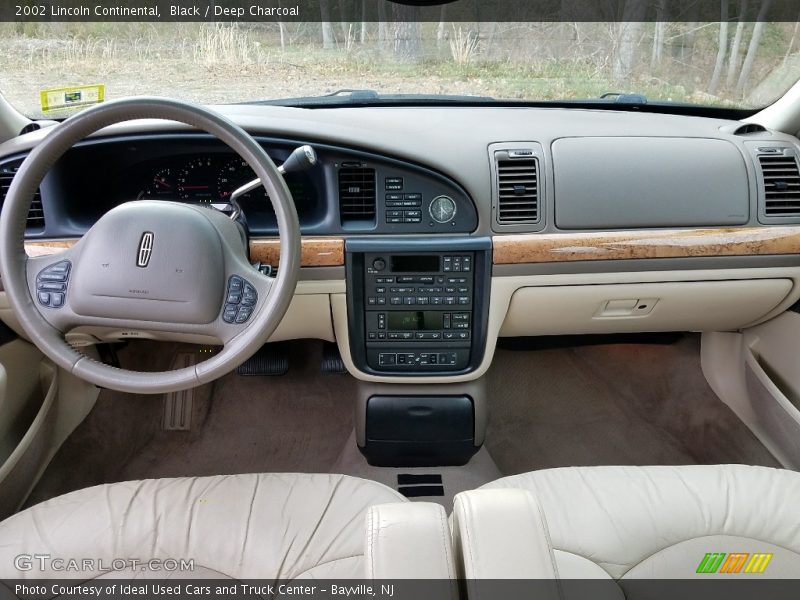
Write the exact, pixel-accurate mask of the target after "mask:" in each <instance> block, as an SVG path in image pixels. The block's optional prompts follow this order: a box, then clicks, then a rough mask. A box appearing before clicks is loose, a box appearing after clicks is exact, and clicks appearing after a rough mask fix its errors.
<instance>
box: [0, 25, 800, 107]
mask: <svg viewBox="0 0 800 600" xmlns="http://www.w3.org/2000/svg"><path fill="white" fill-rule="evenodd" d="M336 25H337V26H338V24H336ZM373 25H374V24H373ZM309 27H310V26H309ZM427 33H431V32H427ZM447 33H448V35H447V39H446V40H444V41H442V40H439V41H437V40H436V39H435V37H434V39H430V37H428V38H426V39H425V40H423V47H424V49H425V50H424V53H423V54H422V56H421V57H420V59H419V60H417V61H399V60H397V59H395V57H394V55H393V53H392V51H391V48H387V47H386V45H385V44H384V45H381V44H379V43H377V42H376V41H375V40H372V39H367V40H366V43H364V44H361V43H360V40H359V41H356V38H357V35H356V33H352V35H348V36H347V38H346V39H343V41H341V42H339V43H338V44H337V47H336V48H334V49H331V50H322V48H321V43H319V42H313V43H312V42H310V41H308V39H307V38H309V37H312V36H310V35H309V34H308V32H306V33H305V34H304V35H299V34H298V35H297V36H296V38H291V37H290V36H289V35H288V34H286V35H285V37H288V38H289V39H288V40H286V39H285V40H284V45H283V47H281V43H280V38H279V36H278V33H277V32H276V31H275V30H260V29H254V28H248V27H231V26H229V25H213V24H210V25H201V24H178V25H152V24H139V23H136V24H102V23H101V24H97V23H94V24H77V25H65V24H49V25H38V26H37V25H31V24H27V25H26V26H19V25H15V24H2V25H0V91H2V93H3V94H4V95H6V96H7V98H8V99H9V100H10V101H11V102H12V104H14V105H15V106H17V107H18V108H20V109H21V110H23V111H24V112H25V113H27V114H29V115H39V94H38V92H39V91H40V90H42V89H46V88H54V87H63V86H70V85H85V84H96V83H102V84H105V86H106V94H107V99H111V98H117V97H122V96H129V95H141V94H148V95H162V96H172V97H179V98H183V99H187V100H193V101H198V102H204V103H229V102H242V101H246V100H253V99H265V98H281V97H293V96H304V95H319V94H326V93H330V92H333V91H335V90H338V89H342V88H350V89H374V90H377V91H379V92H382V93H433V94H466V95H478V96H491V97H495V98H512V99H532V100H551V99H575V98H596V97H598V96H600V94H602V93H604V92H633V91H635V92H637V93H642V94H644V95H646V96H647V97H648V98H654V99H665V100H675V101H684V102H697V103H711V104H717V105H733V104H742V103H744V104H747V103H748V99H747V98H744V99H739V100H737V101H736V102H733V101H731V100H727V99H725V98H724V97H721V96H720V97H711V96H708V95H707V94H705V93H704V92H703V89H704V88H705V83H706V79H707V75H706V73H705V72H704V70H705V69H707V68H708V65H707V63H708V60H707V57H704V56H703V50H702V46H701V48H700V50H699V52H700V55H699V59H698V56H697V54H698V50H697V49H695V50H694V57H693V58H692V59H691V61H690V62H686V61H685V60H684V59H680V60H678V59H674V58H672V59H670V64H669V65H668V67H669V68H661V69H660V70H659V71H658V72H656V71H653V72H651V71H650V70H649V69H648V68H647V65H646V64H643V65H642V66H641V68H639V69H638V70H637V71H636V74H635V76H633V77H632V79H631V80H629V81H625V82H616V81H614V80H613V79H612V78H611V77H610V76H609V72H610V71H609V68H608V61H609V59H608V56H606V55H604V54H603V48H602V47H601V45H599V44H597V43H594V45H593V46H592V45H589V46H587V47H584V48H581V49H576V50H574V51H573V50H570V51H569V52H563V53H562V55H554V54H553V52H552V51H551V49H550V47H548V45H547V42H546V41H542V40H538V41H536V40H535V38H533V41H531V43H530V44H529V46H526V48H527V52H525V53H522V54H520V53H518V52H511V51H510V50H508V49H509V48H511V47H513V46H514V45H517V46H519V45H520V41H519V39H518V38H515V39H511V40H510V41H509V39H507V38H497V39H488V40H487V39H478V40H476V39H473V38H471V37H469V36H468V35H466V34H465V32H464V30H463V29H462V28H461V27H456V26H451V28H450V30H448V32H447ZM517 35H519V34H517ZM706 37H707V38H708V39H706V38H704V39H703V40H701V42H703V43H709V41H708V40H710V39H713V37H709V36H706ZM711 58H712V59H713V57H711ZM712 62H713V60H712ZM762 71H764V73H766V72H767V71H766V67H762ZM795 79H796V78H795ZM780 91H782V90H777V91H775V92H774V93H775V94H777V93H778V92H780ZM762 95H763V91H762ZM755 102H756V103H757V102H758V101H755Z"/></svg>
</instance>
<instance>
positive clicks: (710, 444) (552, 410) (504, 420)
mask: <svg viewBox="0 0 800 600" xmlns="http://www.w3.org/2000/svg"><path fill="white" fill-rule="evenodd" d="M488 378H489V389H490V390H491V393H490V394H489V425H488V431H487V435H486V445H487V447H488V449H489V451H490V452H491V454H492V457H493V458H494V459H495V461H496V462H497V465H498V467H499V468H500V470H501V471H502V472H503V473H504V474H506V475H509V474H515V473H524V472H527V471H532V470H535V469H544V468H548V467H562V466H572V465H663V464H667V465H677V464H718V463H746V464H754V465H766V466H774V467H778V466H780V465H779V463H778V462H777V461H776V460H775V458H774V457H773V456H772V455H771V454H770V453H769V452H768V451H767V450H766V448H764V446H763V445H762V444H761V443H760V442H759V441H758V440H757V439H756V438H755V436H754V435H753V434H752V433H751V432H750V430H749V429H748V428H747V427H746V426H745V425H744V424H743V423H742V422H741V421H740V420H739V419H738V418H737V417H736V415H735V414H734V413H733V412H732V411H731V410H730V409H729V408H728V407H727V406H726V405H725V404H724V403H723V402H722V401H721V400H720V399H719V398H718V397H717V396H716V395H715V394H714V392H713V391H712V390H711V388H710V387H709V386H708V384H707V383H706V380H705V378H704V377H703V374H702V371H701V368H700V336H699V335H687V336H684V337H682V338H680V339H679V341H677V342H675V343H673V344H666V345H665V344H607V345H592V346H580V347H562V348H555V349H547V350H535V351H510V350H500V349H498V350H497V353H496V354H495V358H494V361H493V364H492V367H491V369H490V371H489V373H488Z"/></svg>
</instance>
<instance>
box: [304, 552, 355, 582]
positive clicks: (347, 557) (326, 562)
mask: <svg viewBox="0 0 800 600" xmlns="http://www.w3.org/2000/svg"><path fill="white" fill-rule="evenodd" d="M363 557H364V555H363V554H353V555H352V556H342V557H340V558H332V559H330V560H326V561H325V562H321V563H317V564H316V565H314V566H313V567H309V568H307V569H306V570H305V571H300V573H298V574H297V575H295V576H294V577H292V578H291V579H289V581H294V580H295V579H299V578H300V577H302V576H303V575H305V574H306V573H308V572H309V571H313V570H314V569H316V568H318V567H322V566H325V565H329V564H331V563H335V562H339V561H342V560H349V559H351V558H363Z"/></svg>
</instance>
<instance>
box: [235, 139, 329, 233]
mask: <svg viewBox="0 0 800 600" xmlns="http://www.w3.org/2000/svg"><path fill="white" fill-rule="evenodd" d="M316 164H317V153H316V152H315V151H314V148H312V147H311V146H308V145H305V146H300V147H299V148H295V149H294V151H293V152H292V153H291V154H290V155H289V158H287V159H286V160H285V161H284V163H283V164H282V165H281V166H280V167H278V171H279V172H280V174H281V175H287V174H288V173H297V172H298V171H305V170H307V169H310V168H311V167H313V166H314V165H316ZM260 185H261V179H254V180H253V181H251V182H249V183H245V184H244V185H243V186H241V187H238V188H236V189H235V190H234V191H233V193H232V194H231V197H230V198H229V199H228V202H230V205H231V207H232V208H233V210H232V212H231V215H230V218H231V220H232V221H235V220H236V219H238V218H239V215H241V214H242V207H241V206H240V205H239V203H238V202H237V201H236V199H237V198H239V197H240V196H243V195H244V194H246V193H248V192H252V191H253V190H254V189H256V188H257V187H258V186H260Z"/></svg>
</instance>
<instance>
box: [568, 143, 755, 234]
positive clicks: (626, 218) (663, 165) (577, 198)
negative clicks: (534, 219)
mask: <svg viewBox="0 0 800 600" xmlns="http://www.w3.org/2000/svg"><path fill="white" fill-rule="evenodd" d="M553 170H554V175H555V198H556V210H555V213H556V224H557V225H558V227H560V228H562V229H609V228H610V229H623V228H627V227H697V226H712V225H743V224H745V223H747V221H748V218H749V207H750V197H749V189H750V188H749V184H748V179H747V168H746V166H745V163H744V159H743V158H742V155H741V153H740V152H739V150H738V149H737V148H736V146H734V145H733V144H731V143H730V142H727V141H725V140H718V139H710V138H658V137H588V138H564V139H560V140H556V141H555V142H554V143H553Z"/></svg>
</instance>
